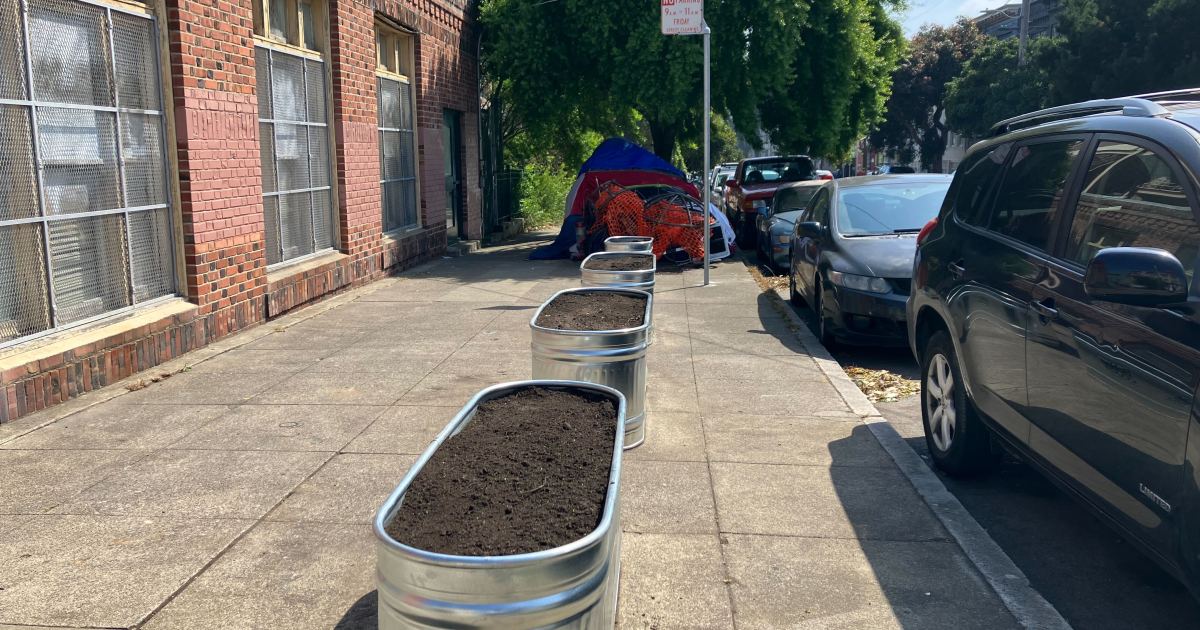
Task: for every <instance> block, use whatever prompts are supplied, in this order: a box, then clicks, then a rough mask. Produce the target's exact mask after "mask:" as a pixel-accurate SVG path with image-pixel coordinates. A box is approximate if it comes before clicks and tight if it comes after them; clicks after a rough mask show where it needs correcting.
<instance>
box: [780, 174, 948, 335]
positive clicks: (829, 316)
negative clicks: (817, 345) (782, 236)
mask: <svg viewBox="0 0 1200 630" xmlns="http://www.w3.org/2000/svg"><path fill="white" fill-rule="evenodd" d="M950 181H951V178H950V176H949V175H915V176H914V175H875V176H868V177H848V178H845V179H839V180H834V181H830V182H825V184H824V185H823V186H822V187H821V189H820V191H818V192H817V194H816V196H815V197H813V200H812V202H811V203H809V205H808V209H807V210H806V211H805V214H804V216H802V217H801V218H800V222H799V223H797V224H796V229H795V230H793V232H792V244H791V258H790V262H789V264H788V269H789V271H788V276H789V277H788V288H789V291H788V293H789V297H790V298H791V299H792V302H793V303H797V304H799V303H801V302H807V303H808V305H809V306H810V307H812V309H813V312H814V313H815V314H816V317H817V330H818V332H819V334H820V337H821V342H822V343H824V344H826V345H827V346H829V345H834V344H836V343H839V342H845V343H852V344H870V345H891V346H904V345H905V337H906V335H907V329H906V327H905V323H904V322H905V314H904V305H905V302H906V301H907V300H908V291H909V285H910V274H911V273H912V261H913V254H914V252H915V251H916V248H917V239H916V236H917V233H918V232H920V231H921V229H922V227H924V226H925V224H926V223H927V222H928V221H929V220H930V219H931V218H933V217H935V216H937V213H938V209H939V208H941V206H942V200H943V199H944V198H945V196H946V190H947V189H948V188H949V187H950Z"/></svg>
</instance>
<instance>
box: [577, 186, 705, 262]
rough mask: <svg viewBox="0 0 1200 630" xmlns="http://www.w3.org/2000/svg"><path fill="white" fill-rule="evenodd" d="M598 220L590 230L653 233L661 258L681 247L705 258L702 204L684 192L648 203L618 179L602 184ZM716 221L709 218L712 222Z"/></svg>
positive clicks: (656, 253)
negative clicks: (619, 182) (618, 182)
mask: <svg viewBox="0 0 1200 630" xmlns="http://www.w3.org/2000/svg"><path fill="white" fill-rule="evenodd" d="M594 207H595V212H596V215H595V222H594V223H593V224H592V227H591V229H590V230H589V233H592V234H594V233H596V232H597V231H599V230H600V229H602V228H603V229H606V230H607V232H608V234H609V236H652V237H654V256H655V257H656V258H661V257H662V256H663V254H665V253H666V252H667V251H668V250H670V249H671V248H673V247H680V248H682V249H683V250H684V251H686V252H687V253H688V256H690V257H691V259H692V260H694V261H700V260H703V259H704V240H703V239H704V232H705V230H702V229H701V228H700V226H701V224H703V223H704V214H703V210H699V208H700V203H699V202H698V201H696V200H694V199H690V198H689V197H687V196H686V195H683V194H668V195H663V196H660V197H658V198H656V199H653V200H651V201H649V202H644V201H643V200H642V198H641V196H640V195H638V194H637V193H636V192H633V191H632V190H629V189H628V188H624V187H622V186H620V185H618V184H617V183H615V182H606V183H604V184H601V185H600V187H599V188H598V189H597V191H596V202H595V204H594ZM713 224H715V220H714V219H710V221H709V225H713Z"/></svg>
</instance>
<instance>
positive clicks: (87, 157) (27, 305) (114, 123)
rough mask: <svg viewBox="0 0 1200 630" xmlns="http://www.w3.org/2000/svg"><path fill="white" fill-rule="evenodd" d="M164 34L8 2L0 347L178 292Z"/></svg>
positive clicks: (129, 17)
mask: <svg viewBox="0 0 1200 630" xmlns="http://www.w3.org/2000/svg"><path fill="white" fill-rule="evenodd" d="M156 29H157V25H156V23H155V21H154V20H153V18H151V17H150V16H147V15H143V14H139V13H136V12H132V11H125V10H122V9H117V8H114V7H107V6H103V5H98V4H93V3H90V2H86V1H82V0H0V346H3V345H8V344H12V343H15V342H18V341H22V340H25V339H28V338H30V337H32V336H36V335H38V334H41V333H45V332H47V331H50V330H54V329H56V328H59V327H64V326H69V325H78V324H82V323H85V322H89V321H92V320H95V319H97V318H100V317H104V316H107V315H110V314H112V313H114V312H119V311H122V310H126V309H129V308H132V307H133V305H135V304H139V303H144V302H148V301H151V300H155V299H157V298H161V297H164V296H168V295H171V294H172V293H174V291H175V271H174V254H173V237H172V228H171V209H170V205H171V202H170V196H169V193H168V189H167V166H166V164H167V163H166V154H165V152H164V148H163V137H164V134H165V118H164V115H163V112H162V90H161V87H160V85H159V61H158V60H159V53H158V46H157V42H158V37H157V33H156Z"/></svg>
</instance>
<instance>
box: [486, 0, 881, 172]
mask: <svg viewBox="0 0 1200 630" xmlns="http://www.w3.org/2000/svg"><path fill="white" fill-rule="evenodd" d="M896 2H897V0H837V1H836V2H829V1H826V0H821V1H817V0H711V1H710V2H709V3H708V5H707V6H706V17H707V21H708V23H709V25H710V27H711V28H712V29H713V34H712V47H713V66H712V67H713V85H714V91H713V95H714V103H713V105H714V109H716V110H717V111H718V112H721V113H727V114H728V115H729V117H730V119H731V120H732V122H733V124H735V125H736V126H737V127H738V128H741V129H747V130H756V129H758V128H760V127H761V128H763V129H766V130H767V131H768V133H770V134H771V135H772V138H773V140H774V142H775V143H776V144H779V145H781V146H783V147H785V148H786V149H789V150H809V151H812V152H814V153H816V154H818V155H826V156H830V157H834V156H838V155H840V154H844V153H848V151H849V149H850V147H851V146H852V144H853V142H854V140H855V139H856V138H857V137H858V136H859V135H861V134H862V133H864V132H865V130H866V129H867V128H868V126H869V125H872V124H874V123H875V122H876V121H877V120H878V118H879V116H880V113H881V111H882V102H883V100H884V99H885V98H886V93H887V75H888V73H889V72H890V70H891V68H892V67H893V66H894V64H895V62H896V61H897V59H898V56H899V51H900V50H901V48H900V47H901V46H902V42H901V41H900V37H899V27H898V25H897V24H896V22H895V20H894V19H893V18H892V17H891V16H890V14H889V13H888V8H890V7H893V6H895V3H896ZM658 12H659V8H658V6H657V4H656V3H647V2H645V0H606V1H605V2H593V1H590V0H553V1H550V2H531V1H529V0H483V2H482V5H481V7H480V15H481V22H482V24H483V27H484V29H485V30H484V40H483V50H484V59H483V65H484V71H485V73H486V74H487V75H488V76H489V77H491V78H493V80H494V78H495V77H503V81H504V82H505V83H506V84H511V86H510V89H509V90H508V91H507V96H506V98H507V102H508V103H509V104H510V106H511V115H513V116H516V117H518V118H519V119H520V121H521V123H520V127H521V129H522V130H523V131H524V133H526V134H528V135H529V136H530V137H531V138H533V139H534V142H535V143H540V144H546V145H552V144H554V143H555V142H556V140H557V138H560V137H564V134H568V133H570V131H571V130H572V129H577V128H581V127H582V128H586V129H590V130H594V131H598V132H600V133H603V134H622V135H627V136H634V137H637V136H638V135H639V133H645V134H646V135H647V136H648V139H649V140H650V141H651V142H652V144H653V148H654V151H655V153H657V154H658V155H660V156H663V157H666V158H667V159H670V157H671V156H672V155H674V154H675V149H676V146H677V145H678V144H680V142H681V141H683V142H684V143H685V144H690V143H692V142H695V140H696V139H697V138H699V136H700V131H701V130H700V124H699V120H700V113H701V108H700V103H701V100H702V99H701V89H702V85H701V72H702V68H701V64H700V59H701V50H700V47H701V41H700V38H699V37H665V36H663V35H662V34H661V33H660V32H659V15H658ZM747 135H753V134H747Z"/></svg>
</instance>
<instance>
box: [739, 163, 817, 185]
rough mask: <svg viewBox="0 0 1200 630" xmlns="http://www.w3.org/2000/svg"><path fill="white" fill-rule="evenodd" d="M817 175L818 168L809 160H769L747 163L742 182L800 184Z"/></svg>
mask: <svg viewBox="0 0 1200 630" xmlns="http://www.w3.org/2000/svg"><path fill="white" fill-rule="evenodd" d="M815 175H816V167H815V166H813V162H812V160H810V159H808V158H793V159H790V160H769V161H762V162H747V163H746V166H745V173H743V174H742V181H744V182H745V183H747V184H762V183H765V182H778V181H784V182H799V181H804V180H808V179H812V178H813V177H815Z"/></svg>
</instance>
